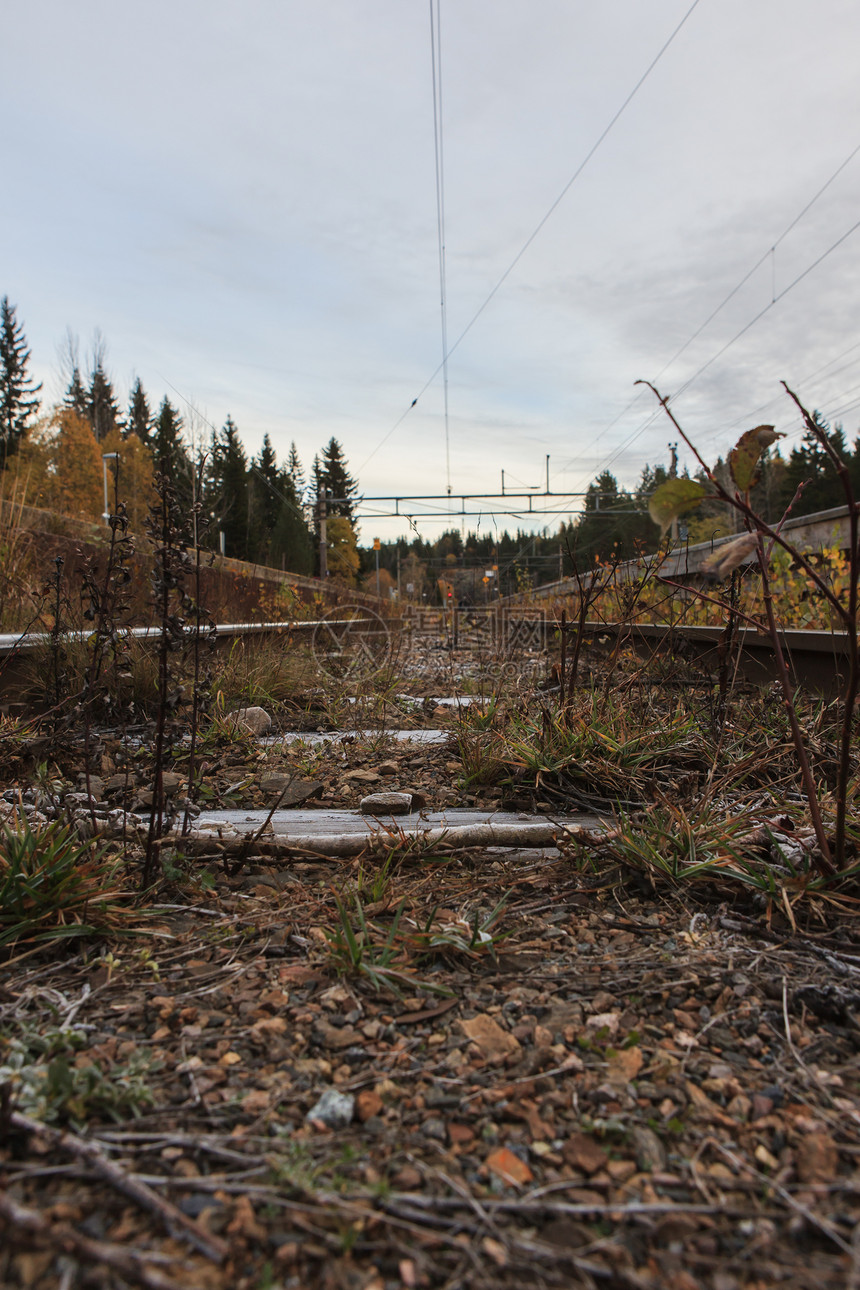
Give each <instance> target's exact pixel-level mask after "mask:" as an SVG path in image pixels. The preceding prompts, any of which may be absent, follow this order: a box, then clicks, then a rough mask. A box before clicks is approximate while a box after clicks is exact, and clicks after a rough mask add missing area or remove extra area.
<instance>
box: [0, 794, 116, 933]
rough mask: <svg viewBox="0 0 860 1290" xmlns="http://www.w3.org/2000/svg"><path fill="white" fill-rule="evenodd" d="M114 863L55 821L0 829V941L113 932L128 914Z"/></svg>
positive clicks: (113, 860) (22, 821) (25, 822)
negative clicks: (34, 825) (41, 827)
mask: <svg viewBox="0 0 860 1290" xmlns="http://www.w3.org/2000/svg"><path fill="white" fill-rule="evenodd" d="M119 875H120V866H119V863H118V862H117V861H116V860H115V859H109V858H108V856H107V853H106V851H105V849H104V848H100V847H97V846H95V845H94V844H93V843H92V842H86V843H82V842H81V840H80V838H79V837H78V835H77V834H76V833H75V831H74V830H73V829H72V828H70V827H69V826H68V825H66V824H63V823H61V822H60V821H55V822H54V823H52V824H49V825H48V826H47V827H46V828H44V829H33V828H32V827H31V825H30V824H29V823H28V822H27V821H26V820H25V819H24V820H21V821H20V823H19V825H18V827H17V828H14V829H13V828H10V827H9V826H8V825H4V826H3V827H2V829H0V945H9V944H12V943H14V942H16V941H55V940H62V939H67V938H69V937H79V936H93V935H96V934H98V933H105V932H110V931H114V932H115V931H117V930H118V928H119V927H120V926H121V925H122V923H123V922H125V921H126V920H127V919H128V918H129V917H130V914H131V907H130V898H129V893H128V892H127V891H126V890H125V889H124V887H123V885H122V883H121V881H120V878H119Z"/></svg>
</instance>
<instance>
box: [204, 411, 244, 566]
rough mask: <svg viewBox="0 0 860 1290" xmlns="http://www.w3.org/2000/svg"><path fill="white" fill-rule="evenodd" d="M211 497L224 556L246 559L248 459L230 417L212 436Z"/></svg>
mask: <svg viewBox="0 0 860 1290" xmlns="http://www.w3.org/2000/svg"><path fill="white" fill-rule="evenodd" d="M210 480H211V485H210V486H211V496H212V499H213V502H214V505H213V510H214V514H215V519H216V527H218V528H220V530H221V531H222V532H223V534H224V545H225V553H226V554H227V555H228V556H231V557H232V558H233V559H234V560H245V559H246V558H247V556H248V458H247V457H246V456H245V449H244V448H243V447H242V441H241V439H240V438H239V431H238V430H237V429H236V423H235V421H234V420H233V418H232V417H230V416H228V417H227V420H226V421H225V423H224V427H223V429H222V430H221V431H220V432H218V433H217V434H213V436H212V459H211V463H210Z"/></svg>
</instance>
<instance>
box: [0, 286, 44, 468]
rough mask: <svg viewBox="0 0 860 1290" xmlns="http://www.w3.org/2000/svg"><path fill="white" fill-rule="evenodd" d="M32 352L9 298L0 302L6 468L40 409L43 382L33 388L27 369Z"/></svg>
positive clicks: (0, 405) (0, 414)
mask: <svg viewBox="0 0 860 1290" xmlns="http://www.w3.org/2000/svg"><path fill="white" fill-rule="evenodd" d="M29 361H30V351H29V349H28V348H27V342H26V340H25V338H24V328H23V327H22V325H21V323H19V322H18V320H17V318H16V317H15V306H14V305H10V304H9V297H8V296H4V297H3V300H2V302H0V433H2V435H3V466H4V467H5V465H6V460H7V458H8V457H10V456H11V455H12V453H14V452H17V450H18V447H19V446H20V443H21V440H22V439H23V437H24V434H25V432H26V429H27V422H28V421H29V420H30V418H31V417H32V416H33V415H34V414H35V412H36V411H37V410H38V407H39V399H38V397H37V395H38V393H39V390H41V388H42V384H41V382H39V384H38V385H34V384H33V382H32V381H31V379H30V377H29V375H28V372H27V365H28V363H29Z"/></svg>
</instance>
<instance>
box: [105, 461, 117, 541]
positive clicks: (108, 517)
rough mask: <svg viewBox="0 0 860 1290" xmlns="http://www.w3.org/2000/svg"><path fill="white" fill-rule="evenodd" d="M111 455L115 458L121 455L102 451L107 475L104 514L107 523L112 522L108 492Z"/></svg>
mask: <svg viewBox="0 0 860 1290" xmlns="http://www.w3.org/2000/svg"><path fill="white" fill-rule="evenodd" d="M111 457H113V459H114V460H116V459H117V458H118V457H119V453H118V452H103V453H102V470H103V471H104V477H105V509H104V515H103V516H102V519H103V520H104V522H105V524H110V507H109V506H108V492H107V464H108V461H109V460H110V459H111Z"/></svg>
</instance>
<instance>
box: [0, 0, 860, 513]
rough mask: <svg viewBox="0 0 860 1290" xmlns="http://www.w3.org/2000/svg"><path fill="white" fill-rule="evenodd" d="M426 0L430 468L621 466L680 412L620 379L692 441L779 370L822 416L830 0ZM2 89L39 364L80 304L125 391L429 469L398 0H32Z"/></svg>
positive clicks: (858, 411)
mask: <svg viewBox="0 0 860 1290" xmlns="http://www.w3.org/2000/svg"><path fill="white" fill-rule="evenodd" d="M438 2H439V17H440V32H441V94H442V98H441V107H442V115H441V120H442V143H443V156H444V189H445V243H446V257H447V325H448V341H449V350H452V351H453V352H451V353H450V357H449V363H448V403H449V422H448V424H449V440H450V479H451V485H452V488H453V491H454V493H458V492H462V491H469V492H475V491H478V490H481V489H483V490H486V491H498V488H499V483H500V472H501V471H502V470H504V471H505V475H506V481H507V483H508V486H509V488H512V487H514V486H520V485H537V484H540V483H542V481H543V479H544V472H545V462H546V456H547V455H549V456H550V472H551V476H552V487H553V489H554V490H558V491H564V492H569V493H571V494H573V493H575V492H576V491H578V490H582V489H584V488H585V487H586V486H587V484H588V482H589V481H590V480H591V479H592V478H593V477H594V476H595V475H596V474H597V473H598V472H599V471H600V470H602V469H604V468H606V467H609V468H610V469H612V471H613V472H614V473H615V474H616V476H617V477H618V478H619V479H620V480H621V481H622V482H624V483H632V482H634V481H635V479H636V478H637V477H638V475H639V473H640V471H641V469H642V467H643V465H644V464H645V463H646V462H650V463H652V464H653V463H655V462H658V461H664V460H667V458H668V453H667V449H666V445H667V442H668V441H669V440H670V439H673V438H675V437H676V436H674V435H673V433H672V430H671V426H670V425H669V424H668V422H666V420H665V418H662V419H661V418H660V417H656V416H654V414H653V399H652V397H651V396H650V395H648V394H646V393H644V392H642V391H641V389H640V390H639V391H638V392H637V389H636V388H635V387H634V382H635V381H636V380H637V378H649V379H652V380H655V381H656V382H657V383H658V384H659V386H660V388H661V390H663V391H664V392H666V393H671V394H672V395H673V396H675V397H674V400H673V406H674V407H675V410H676V413H677V415H678V416H679V417H680V418H681V420H682V422H683V424H684V425H685V428H686V429H687V430H688V432H689V433H690V435H691V436H692V437H693V438H694V439H695V440H696V442H697V443H698V444H699V445H700V446H701V448H702V451H703V454H704V455H705V456H706V457H708V458H709V459H710V458H713V457H714V456H715V455H716V454H717V453H718V452H720V451H724V450H725V448H726V446H727V445H730V444H731V442H733V441H734V439H735V438H737V436H738V435H739V433H740V432H741V431H742V430H743V429H745V428H747V427H748V426H749V425H754V424H757V423H758V422H760V421H762V420H770V421H774V422H775V423H776V425H777V428H778V429H782V430H785V431H788V432H792V431H795V432H796V426H797V421H796V418H794V417H793V416H792V413H791V407H790V405H789V404H788V402H787V400H786V399H785V397H784V396H783V397H782V398H780V386H779V381H780V379H781V378H785V379H786V380H788V381H789V383H791V384H793V385H794V386H795V388H796V389H797V390H798V392H799V393H800V394H801V395H802V396H803V397H804V399H805V400H806V401H807V402H808V403H809V404H810V405H811V406H814V407H817V408H820V409H821V410H822V412H823V413H824V414H825V415H826V416H828V417H829V418H831V419H833V420H840V421H842V422H844V425H845V429H846V431H847V432H848V433H849V435H850V436H851V437H852V438H853V436H854V435H855V434H856V433H857V432H858V430H860V229H856V230H855V228H854V226H855V224H857V222H858V221H860V150H858V152H857V155H856V156H853V155H852V154H853V153H854V150H855V149H860V110H858V109H860V76H858V73H857V66H858V55H860V5H858V4H857V2H856V0H755V3H750V0H697V2H696V3H693V0H648V2H647V3H644V2H643V0H602V3H600V4H593V3H585V2H584V0H454V2H452V0H438ZM685 19H686V20H685ZM673 33H674V34H673ZM667 42H668V43H667ZM661 51H663V52H662V53H661ZM655 60H656V61H655ZM649 68H650V69H651V70H650V71H649V70H648V69H649ZM646 73H647V75H646ZM643 76H644V80H642V78H643ZM640 81H641V84H640ZM637 85H638V86H639V88H638V89H637V88H636V87H637ZM634 90H635V93H633V95H632V98H631V97H630V96H631V92H633V91H634ZM625 103H626V106H625ZM0 104H2V120H3V133H2V142H0V155H2V158H3V166H2V173H3V176H4V183H3V201H2V203H0V295H2V294H7V295H8V296H9V298H10V300H11V301H12V303H14V304H15V305H16V306H17V309H18V316H19V319H20V320H21V321H22V322H23V324H24V327H25V330H26V334H27V339H28V341H29V344H30V346H31V349H32V353H33V363H34V368H35V371H36V374H37V375H38V376H39V377H40V378H41V379H43V380H44V382H45V391H46V394H48V395H50V396H52V397H56V396H57V394H58V392H59V389H60V386H59V379H58V375H57V373H58V362H57V351H58V347H59V346H61V345H62V343H63V338H64V336H65V335H66V333H67V330H68V329H71V331H72V332H73V333H75V334H77V335H78V336H79V337H80V344H81V351H82V355H85V354H86V350H87V348H88V346H89V344H90V343H91V340H92V337H93V334H94V332H95V330H96V329H99V330H100V331H101V333H102V334H103V336H104V338H105V341H106V343H107V351H108V362H107V366H108V368H109V371H110V373H111V375H112V377H113V379H114V382H115V385H116V387H117V390H118V392H119V393H120V395H121V397H122V398H123V399H124V398H125V396H126V392H127V389H128V387H129V385H130V384H131V382H132V381H133V379H134V377H135V376H137V375H139V376H140V377H141V379H142V381H143V383H144V386H145V388H146V389H147V391H148V393H149V394H150V397H151V398H152V399H153V401H155V402H157V401H159V400H160V399H161V397H162V396H163V395H164V394H167V395H169V397H171V399H172V400H173V401H174V402H176V403H177V404H178V405H179V406H180V407H181V408H182V409H183V411H186V410H187V406H188V404H191V405H193V407H194V408H195V409H197V411H198V413H199V415H200V417H202V418H207V419H208V420H210V421H212V422H214V423H217V424H219V425H220V424H222V423H223V421H224V419H225V417H226V416H227V414H228V413H231V414H232V416H233V418H234V419H235V420H236V422H237V423H238V425H239V429H240V431H241V433H242V435H243V438H244V440H245V442H246V445H247V447H248V449H249V451H250V452H255V451H257V450H258V449H259V446H260V442H261V440H262V436H263V434H264V432H266V431H268V432H269V434H270V435H271V437H272V440H273V442H274V444H275V447H276V449H277V450H278V452H279V454H281V455H283V456H285V455H286V453H287V451H288V448H289V444H290V441H291V440H292V439H295V440H296V442H297V444H298V447H299V451H300V453H301V454H302V457H303V459H304V460H305V463H306V464H307V465H309V464H310V460H311V459H312V457H313V454H314V453H315V452H316V451H317V450H318V448H319V447H320V446H321V445H322V444H324V443H325V442H326V441H327V440H328V438H329V437H330V436H331V435H336V436H337V437H338V439H339V440H340V441H341V443H342V444H343V447H344V450H345V452H346V455H347V458H348V461H349V463H350V465H351V467H352V470H353V472H354V473H356V474H357V475H358V477H359V480H360V484H361V488H362V491H363V492H365V493H366V494H368V495H370V494H382V493H400V494H404V493H444V492H445V488H446V482H447V473H446V451H445V437H446V436H445V418H444V410H443V408H444V405H443V385H442V377H441V374H437V375H435V376H434V373H436V369H437V368H438V366H439V364H440V360H441V356H442V341H441V321H440V285H439V259H438V247H437V208H436V175H435V160H434V127H433V119H434V118H433V109H434V103H433V79H432V72H431V35H430V4H429V0H246V3H244V4H242V5H241V6H240V5H239V4H237V3H235V2H233V3H226V0H171V3H169V4H168V3H166V2H165V0H147V3H146V4H142V5H131V4H128V3H122V2H120V3H117V0H77V3H75V4H70V3H68V0H28V3H27V4H22V5H16V6H11V5H9V6H6V11H5V13H4V16H3V20H2V39H0ZM622 109H623V110H622ZM619 110H621V111H620V115H618V116H617V119H615V121H614V124H612V127H611V129H610V130H609V132H608V133H607V134H605V137H602V136H604V132H605V131H606V129H607V127H608V126H610V124H611V123H612V122H613V119H614V118H616V114H618V113H619ZM601 138H602V141H601ZM595 145H597V147H596V149H595ZM593 149H594V151H593V152H592V150H593ZM589 154H591V155H590V156H589ZM583 162H585V163H586V164H585V165H584V166H583ZM577 172H579V173H577ZM574 176H577V177H576V178H575V179H574V178H573V177H574ZM571 179H573V182H572V183H570V181H571ZM568 185H569V187H568ZM565 189H567V191H565ZM822 189H823V191H822ZM562 194H563V195H562ZM559 199H560V200H559ZM556 203H557V204H556ZM810 203H811V205H810ZM553 207H554V209H553ZM807 207H808V209H807ZM798 217H800V218H798ZM542 221H545V222H543V223H542ZM532 235H535V236H534V237H533V240H532V241H531V242H530V244H529V245H528V246H526V244H527V243H528V242H529V239H530V238H532ZM840 239H842V240H841V241H840ZM837 243H838V245H837ZM524 247H526V249H525V250H524V251H523V248H524ZM520 252H523V253H522V255H521V256H520V258H519V259H518V260H517V257H518V256H519V255H520ZM515 260H516V263H515V264H514V261H515ZM816 262H818V263H816ZM512 264H513V265H514V267H513V268H511V266H512ZM755 266H758V267H755ZM509 269H510V272H509V273H508V270H509ZM506 274H507V276H505V275H506ZM747 275H749V276H747ZM502 278H504V281H503V282H502V283H501V285H500V286H499V288H498V290H497V291H496V292H495V294H493V295H492V298H491V299H489V303H487V302H488V298H489V297H490V296H491V293H493V289H494V288H495V287H496V285H497V284H498V283H499V282H500V280H501V279H502ZM745 279H746V280H745ZM744 280H745V281H744ZM741 284H742V285H741ZM736 288H737V290H735V289H736ZM733 291H734V295H731V298H730V299H729V300H728V302H727V303H725V304H723V302H725V301H726V300H727V297H729V296H730V293H732V292H733ZM484 305H486V307H485V308H483V311H482V312H480V314H479V316H478V317H477V319H476V320H475V321H474V324H473V325H472V326H471V327H470V328H469V324H470V323H471V322H472V320H473V319H474V318H475V315H476V314H478V313H479V311H480V310H482V306H484ZM721 305H723V307H722V308H719V307H720V306H721ZM715 311H718V312H716V314H715V316H714V317H713V318H712V317H711V315H712V314H714V313H715ZM709 319H710V321H707V320H709ZM706 322H707V325H706V326H704V327H703V324H705V323H706ZM467 328H469V330H468V331H467V332H466V334H465V335H464V336H463V333H464V331H466V329H467ZM745 328H746V330H745V331H744V329H745ZM739 333H743V334H739ZM461 336H463V338H462V340H461V341H460V343H459V344H457V343H456V342H457V341H458V338H460V337H461ZM681 350H683V352H681V353H680V355H679V351H681ZM676 355H679V356H677V357H676ZM417 396H419V397H418V403H417V405H416V406H415V407H414V408H412V409H411V410H410V405H411V404H412V401H413V399H415V398H416V397H417ZM183 400H187V401H188V404H186V403H185V402H183ZM201 424H202V422H201ZM681 459H682V462H683V461H684V460H685V454H683V453H682V458H681ZM543 504H545V503H543ZM565 504H567V503H565ZM569 504H570V505H571V506H575V505H576V503H575V500H571V502H570V503H569ZM537 505H541V503H536V506H537ZM380 509H384V508H380ZM401 509H404V510H405V509H412V510H413V511H414V512H415V513H416V514H417V513H418V512H419V511H420V510H421V509H422V508H421V507H419V506H418V505H417V504H416V505H415V506H414V507H412V508H409V507H403V508H401ZM489 509H490V508H489V507H488V510H489ZM493 509H494V510H498V511H500V510H501V507H499V506H498V504H497V505H496V507H495V508H493ZM487 522H488V523H489V522H492V521H487ZM496 522H497V523H499V524H500V525H507V526H510V527H515V526H516V524H517V520H516V519H515V518H503V517H501V515H500V514H497V517H496ZM551 522H552V524H553V527H554V526H555V523H556V521H555V520H552V521H551ZM472 523H474V521H472ZM438 528H439V524H438V523H436V522H431V521H429V520H427V521H423V522H421V523H420V529H421V532H422V534H424V535H425V536H426V535H430V534H432V533H434V532H436V531H438ZM402 531H404V526H403V524H402V523H401V522H397V521H394V520H392V521H382V520H380V521H376V520H373V521H370V520H369V521H367V522H366V523H365V524H364V525H363V527H362V536H363V538H365V539H366V538H367V537H369V536H371V535H372V534H374V533H377V532H378V533H379V534H380V535H381V536H394V535H395V533H397V532H402Z"/></svg>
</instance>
